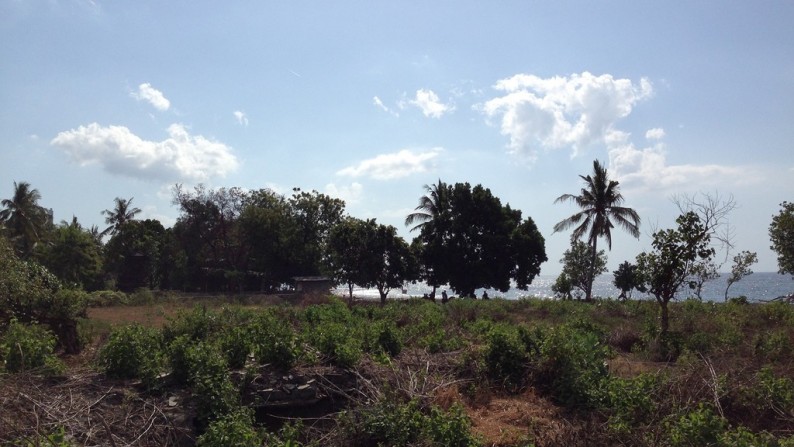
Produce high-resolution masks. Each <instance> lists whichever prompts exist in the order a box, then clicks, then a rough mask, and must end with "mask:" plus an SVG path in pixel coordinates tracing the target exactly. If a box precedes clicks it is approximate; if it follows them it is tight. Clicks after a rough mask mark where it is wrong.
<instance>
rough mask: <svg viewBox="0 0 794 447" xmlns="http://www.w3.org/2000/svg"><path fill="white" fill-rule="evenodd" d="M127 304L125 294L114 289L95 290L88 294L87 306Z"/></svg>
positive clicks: (127, 300)
mask: <svg viewBox="0 0 794 447" xmlns="http://www.w3.org/2000/svg"><path fill="white" fill-rule="evenodd" d="M127 304H129V299H128V297H127V294H126V293H124V292H119V291H114V290H97V291H95V292H91V293H90V294H89V295H88V307H109V306H124V305H127Z"/></svg>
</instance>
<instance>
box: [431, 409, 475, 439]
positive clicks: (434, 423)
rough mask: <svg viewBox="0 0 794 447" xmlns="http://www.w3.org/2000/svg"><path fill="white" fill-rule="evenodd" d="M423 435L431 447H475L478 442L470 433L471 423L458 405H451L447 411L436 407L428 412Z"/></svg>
mask: <svg viewBox="0 0 794 447" xmlns="http://www.w3.org/2000/svg"><path fill="white" fill-rule="evenodd" d="M425 433H426V435H427V437H428V438H429V439H430V440H431V441H432V443H433V444H432V445H438V446H444V447H475V446H479V445H480V442H479V441H478V440H477V439H476V438H475V437H474V435H472V433H471V421H470V420H469V417H468V416H466V412H465V411H464V410H463V408H462V407H461V406H460V405H457V404H456V405H453V406H452V407H451V408H450V409H449V411H442V410H441V409H439V408H438V407H433V408H431V410H430V417H429V418H428V421H427V423H426V424H425Z"/></svg>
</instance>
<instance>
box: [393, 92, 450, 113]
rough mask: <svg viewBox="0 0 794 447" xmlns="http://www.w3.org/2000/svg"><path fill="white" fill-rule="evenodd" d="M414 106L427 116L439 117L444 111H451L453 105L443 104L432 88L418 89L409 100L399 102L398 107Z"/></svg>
mask: <svg viewBox="0 0 794 447" xmlns="http://www.w3.org/2000/svg"><path fill="white" fill-rule="evenodd" d="M409 105H411V106H416V107H418V108H419V109H420V110H421V111H422V114H424V115H425V116H426V117H428V118H441V117H442V116H444V114H445V113H448V112H452V111H453V110H455V107H454V106H452V105H451V104H444V103H443V102H441V100H440V99H439V97H438V95H437V94H436V93H435V92H434V91H432V90H426V89H419V90H417V91H416V95H415V96H414V97H413V98H412V99H409V100H407V101H406V100H403V101H401V102H400V107H401V108H405V107H407V106H409Z"/></svg>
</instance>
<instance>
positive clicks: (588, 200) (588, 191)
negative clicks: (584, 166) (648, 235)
mask: <svg viewBox="0 0 794 447" xmlns="http://www.w3.org/2000/svg"><path fill="white" fill-rule="evenodd" d="M579 177H580V178H581V179H582V180H584V182H585V187H584V188H582V189H581V191H580V192H579V194H578V195H575V194H563V195H561V196H560V197H557V199H556V200H555V201H554V203H560V202H573V203H575V204H576V205H577V206H578V207H579V208H580V209H581V211H579V212H578V213H576V214H574V215H572V216H571V217H568V218H567V219H564V220H562V221H560V222H558V223H557V224H556V225H554V232H555V233H557V232H559V231H564V230H567V229H569V228H573V229H574V230H573V233H572V234H571V239H573V240H576V239H581V238H582V237H584V236H585V235H587V243H588V245H590V247H591V248H592V250H591V256H592V257H593V261H592V262H591V266H592V267H595V265H596V261H595V257H596V256H597V254H598V250H597V248H598V238H600V237H603V238H604V239H606V241H607V246H608V247H609V249H610V250H612V228H614V227H615V225H614V223H613V221H614V222H616V223H617V224H618V225H620V226H621V227H623V229H624V230H626V231H627V232H628V233H629V234H630V235H632V236H634V237H635V238H639V237H640V216H639V215H638V214H637V212H636V211H634V210H633V209H631V208H627V207H623V206H620V205H621V204H622V203H623V201H624V199H623V195H622V194H621V193H620V191H619V188H618V185H619V183H618V182H617V181H616V180H610V179H609V176H608V174H607V170H606V168H605V167H604V166H602V165H601V162H599V161H598V160H595V161H593V174H592V175H588V176H583V175H580V176H579ZM595 276H596V275H595V270H592V269H591V271H590V275H589V278H588V281H587V282H588V285H587V290H586V296H585V299H586V300H587V301H590V300H591V299H592V294H593V280H594V279H595Z"/></svg>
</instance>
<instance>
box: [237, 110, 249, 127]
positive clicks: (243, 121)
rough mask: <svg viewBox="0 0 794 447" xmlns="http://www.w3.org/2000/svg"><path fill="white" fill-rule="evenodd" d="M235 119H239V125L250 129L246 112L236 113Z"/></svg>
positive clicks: (238, 111)
mask: <svg viewBox="0 0 794 447" xmlns="http://www.w3.org/2000/svg"><path fill="white" fill-rule="evenodd" d="M234 118H235V119H237V123H238V124H240V125H241V126H243V127H248V115H246V114H245V112H243V111H240V110H235V111H234Z"/></svg>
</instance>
